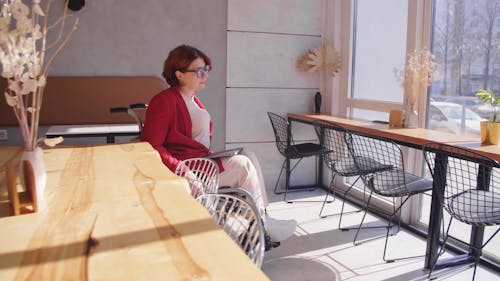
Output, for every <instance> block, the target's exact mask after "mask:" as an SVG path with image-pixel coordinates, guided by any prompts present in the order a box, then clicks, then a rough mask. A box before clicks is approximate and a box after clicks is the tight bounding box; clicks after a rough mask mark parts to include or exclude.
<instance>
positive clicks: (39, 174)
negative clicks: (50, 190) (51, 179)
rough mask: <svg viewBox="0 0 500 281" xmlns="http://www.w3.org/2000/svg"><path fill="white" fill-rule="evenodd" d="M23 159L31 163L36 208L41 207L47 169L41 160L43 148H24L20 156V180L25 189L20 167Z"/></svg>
mask: <svg viewBox="0 0 500 281" xmlns="http://www.w3.org/2000/svg"><path fill="white" fill-rule="evenodd" d="M23 161H27V162H29V163H30V164H31V167H32V168H33V175H34V183H35V186H34V188H35V190H36V198H37V202H36V203H37V206H38V209H40V208H41V207H43V206H44V205H45V204H44V202H45V194H44V192H45V185H46V183H47V171H46V170H45V163H44V160H43V150H42V148H40V147H37V148H35V150H25V151H24V152H23V155H22V157H21V162H20V164H21V169H20V171H21V175H20V178H21V182H22V184H23V187H24V188H26V189H27V186H26V183H25V182H24V179H25V177H24V170H23V169H22V167H23V164H22V163H23Z"/></svg>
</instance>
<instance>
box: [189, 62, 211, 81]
mask: <svg viewBox="0 0 500 281" xmlns="http://www.w3.org/2000/svg"><path fill="white" fill-rule="evenodd" d="M211 69H212V67H211V66H210V65H208V64H207V65H205V66H203V67H197V68H195V69H191V70H181V72H182V73H186V72H194V73H195V74H196V77H197V78H201V77H202V76H203V74H206V73H208V72H209V71H210V70H211Z"/></svg>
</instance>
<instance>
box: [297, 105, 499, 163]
mask: <svg viewBox="0 0 500 281" xmlns="http://www.w3.org/2000/svg"><path fill="white" fill-rule="evenodd" d="M288 117H289V118H291V119H292V120H296V121H302V122H309V123H312V122H314V121H315V120H322V121H326V122H331V123H334V124H337V125H340V126H343V127H344V128H346V129H347V130H349V131H352V132H357V133H362V134H367V135H372V136H377V137H382V138H387V139H391V140H393V141H396V142H398V143H401V144H404V145H406V146H409V147H414V148H420V147H421V146H422V145H424V144H426V143H429V142H439V143H447V144H454V145H457V146H463V147H467V148H469V149H472V150H475V151H478V152H480V153H483V154H485V155H487V156H490V157H492V158H493V159H495V160H497V161H500V145H483V144H481V141H480V137H478V136H471V135H457V134H452V133H447V132H441V131H435V130H430V129H425V128H389V125H388V124H379V123H372V122H368V121H359V120H352V119H348V118H345V117H337V116H332V115H325V114H295V113H288Z"/></svg>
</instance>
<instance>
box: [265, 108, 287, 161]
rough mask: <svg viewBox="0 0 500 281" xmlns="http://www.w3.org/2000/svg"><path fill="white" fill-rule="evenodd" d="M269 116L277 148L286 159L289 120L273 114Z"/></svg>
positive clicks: (269, 113)
mask: <svg viewBox="0 0 500 281" xmlns="http://www.w3.org/2000/svg"><path fill="white" fill-rule="evenodd" d="M267 115H268V116H269V120H271V126H272V127H273V131H274V137H275V139H276V147H277V148H278V151H279V152H280V153H281V154H282V155H283V156H285V157H286V154H285V153H286V149H287V148H288V120H287V119H286V118H285V117H283V116H280V115H278V114H275V113H272V112H268V113H267ZM290 137H291V136H290Z"/></svg>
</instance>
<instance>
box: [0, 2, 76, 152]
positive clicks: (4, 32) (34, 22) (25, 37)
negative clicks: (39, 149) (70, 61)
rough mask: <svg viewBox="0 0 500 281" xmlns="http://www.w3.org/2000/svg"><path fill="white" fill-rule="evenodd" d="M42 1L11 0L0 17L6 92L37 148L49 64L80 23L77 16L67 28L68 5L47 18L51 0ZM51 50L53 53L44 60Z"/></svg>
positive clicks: (27, 141)
mask: <svg viewBox="0 0 500 281" xmlns="http://www.w3.org/2000/svg"><path fill="white" fill-rule="evenodd" d="M24 2H28V1H26V0H25V1H24ZM40 2H41V1H40V0H32V1H30V4H24V3H23V1H22V0H11V1H10V2H7V3H4V5H3V6H2V10H1V17H0V63H1V66H2V69H1V73H0V75H1V76H2V77H4V78H6V79H7V85H8V86H7V89H6V92H5V93H4V96H5V100H6V101H7V104H8V105H9V106H11V107H12V109H13V111H14V114H15V116H16V118H17V121H18V123H19V128H20V131H21V135H22V137H23V140H24V145H25V147H26V149H28V150H34V149H35V147H36V145H37V144H38V143H39V141H40V140H38V139H37V138H38V137H37V136H38V122H39V118H40V108H41V105H42V99H43V90H44V87H45V84H46V76H47V73H48V70H49V67H50V65H51V63H52V61H53V60H54V58H55V57H56V56H57V55H58V54H59V52H60V51H61V49H62V48H63V47H64V46H65V45H66V43H67V42H68V40H69V38H70V37H71V35H72V34H73V32H74V31H75V30H76V26H77V24H78V19H77V18H75V19H74V21H73V25H72V27H71V28H70V29H69V30H68V29H65V23H66V19H67V17H68V15H67V9H65V10H64V13H63V15H62V16H61V17H59V18H58V19H57V20H55V21H54V22H48V20H47V19H46V17H45V16H46V15H48V13H49V11H50V7H51V4H52V0H47V1H45V7H44V8H42V7H41V6H40ZM52 32H57V34H56V35H57V36H55V38H56V39H55V40H54V42H52V44H50V45H48V46H47V47H46V43H47V35H48V33H52ZM49 50H50V51H51V56H50V57H49V58H48V60H47V61H45V60H44V59H45V53H46V51H49ZM41 141H44V139H41ZM57 141H59V140H52V141H49V142H48V143H49V144H54V143H57ZM59 142H60V141H59Z"/></svg>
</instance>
